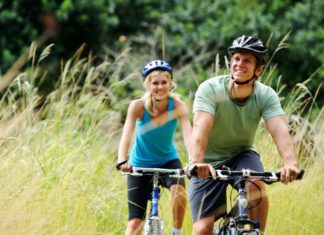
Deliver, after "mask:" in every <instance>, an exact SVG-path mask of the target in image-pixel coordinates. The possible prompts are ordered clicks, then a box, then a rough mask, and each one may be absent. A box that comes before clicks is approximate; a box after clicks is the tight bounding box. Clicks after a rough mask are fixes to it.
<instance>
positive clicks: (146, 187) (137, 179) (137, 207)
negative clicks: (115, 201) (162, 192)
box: [127, 159, 185, 220]
mask: <svg viewBox="0 0 324 235" xmlns="http://www.w3.org/2000/svg"><path fill="white" fill-rule="evenodd" d="M158 168H166V169H180V168H182V165H181V162H180V160H179V159H175V160H171V161H169V162H167V163H166V164H164V165H162V166H159V167H158ZM152 178H153V176H132V175H128V178H127V189H128V190H127V193H128V220H131V219H134V218H140V219H145V215H146V208H147V201H148V200H150V199H151V197H152V196H151V195H152V187H153V184H152ZM159 180H160V181H159V183H160V185H161V186H162V187H165V188H168V189H170V187H171V186H172V185H174V184H180V185H182V186H185V182H184V179H183V178H176V177H174V178H173V177H167V176H164V177H163V176H162V177H161V178H160V179H159Z"/></svg>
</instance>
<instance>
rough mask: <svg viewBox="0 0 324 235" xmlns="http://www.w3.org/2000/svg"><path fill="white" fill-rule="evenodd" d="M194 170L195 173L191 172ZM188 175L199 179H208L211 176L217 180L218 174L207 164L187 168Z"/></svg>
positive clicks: (192, 165)
mask: <svg viewBox="0 0 324 235" xmlns="http://www.w3.org/2000/svg"><path fill="white" fill-rule="evenodd" d="M193 168H194V172H191V171H192V169H193ZM185 172H186V174H187V175H188V174H190V173H191V174H192V173H193V175H192V176H196V177H198V178H203V179H207V178H208V177H209V176H210V175H211V176H212V178H213V179H214V180H215V179H216V172H215V170H214V168H213V166H212V165H210V164H207V163H192V164H189V165H187V166H186V167H185Z"/></svg>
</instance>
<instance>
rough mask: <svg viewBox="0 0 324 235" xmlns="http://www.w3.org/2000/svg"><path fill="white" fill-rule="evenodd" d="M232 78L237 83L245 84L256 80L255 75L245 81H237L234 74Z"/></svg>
mask: <svg viewBox="0 0 324 235" xmlns="http://www.w3.org/2000/svg"><path fill="white" fill-rule="evenodd" d="M231 79H232V80H234V83H235V84H237V85H245V84H248V83H249V82H250V81H252V80H254V79H255V76H253V77H252V78H251V79H249V80H246V81H244V82H239V81H235V79H234V78H233V76H232V77H231Z"/></svg>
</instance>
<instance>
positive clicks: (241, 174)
mask: <svg viewBox="0 0 324 235" xmlns="http://www.w3.org/2000/svg"><path fill="white" fill-rule="evenodd" d="M197 169H198V167H197V166H194V167H193V168H192V169H191V170H190V171H189V172H188V173H187V175H188V177H189V178H190V177H191V176H197ZM215 172H216V176H217V179H219V180H224V181H228V180H231V179H235V178H246V179H260V180H262V181H264V182H265V183H267V184H271V183H273V182H277V181H280V171H272V172H269V171H268V172H258V171H252V170H248V169H242V170H240V171H232V170H228V169H226V170H223V169H217V170H215ZM304 173H305V170H304V169H301V170H300V172H299V174H298V176H297V178H296V180H301V179H302V178H303V176H304Z"/></svg>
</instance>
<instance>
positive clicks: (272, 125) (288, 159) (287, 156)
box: [265, 115, 299, 184]
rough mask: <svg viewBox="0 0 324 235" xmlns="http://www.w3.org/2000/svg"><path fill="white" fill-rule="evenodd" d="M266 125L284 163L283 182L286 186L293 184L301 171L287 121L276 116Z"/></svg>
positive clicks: (267, 121)
mask: <svg viewBox="0 0 324 235" xmlns="http://www.w3.org/2000/svg"><path fill="white" fill-rule="evenodd" d="M265 123H266V127H267V129H268V131H269V132H270V134H271V136H272V138H273V140H274V142H275V144H276V146H277V149H278V152H279V154H280V156H281V158H282V160H283V162H284V167H283V168H282V169H281V181H282V182H283V183H285V184H287V183H288V182H292V181H293V180H294V179H296V177H297V175H298V173H299V171H298V168H297V158H296V152H295V147H294V144H293V141H292V139H291V136H290V134H289V129H288V125H287V123H286V119H285V117H284V116H283V115H282V116H274V117H271V118H269V119H268V120H266V121H265Z"/></svg>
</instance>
